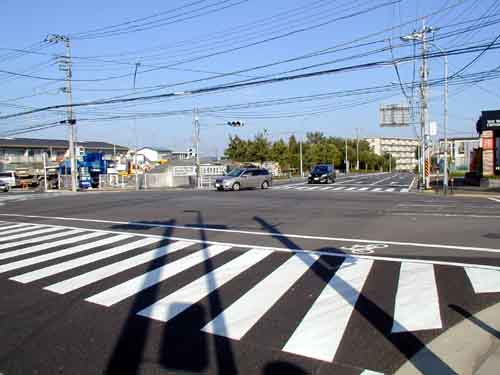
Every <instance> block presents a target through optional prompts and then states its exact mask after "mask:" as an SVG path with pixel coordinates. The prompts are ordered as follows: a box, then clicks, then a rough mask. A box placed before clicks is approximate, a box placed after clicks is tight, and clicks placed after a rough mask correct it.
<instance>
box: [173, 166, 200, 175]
mask: <svg viewBox="0 0 500 375" xmlns="http://www.w3.org/2000/svg"><path fill="white" fill-rule="evenodd" d="M186 176H196V167H195V166H194V165H192V166H191V165H186V166H177V167H174V177H186Z"/></svg>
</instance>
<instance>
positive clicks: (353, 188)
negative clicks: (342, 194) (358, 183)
mask: <svg viewBox="0 0 500 375" xmlns="http://www.w3.org/2000/svg"><path fill="white" fill-rule="evenodd" d="M356 189H357V188H355V187H350V188H347V189H345V191H353V190H356Z"/></svg>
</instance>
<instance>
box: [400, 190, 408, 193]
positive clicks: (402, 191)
mask: <svg viewBox="0 0 500 375" xmlns="http://www.w3.org/2000/svg"><path fill="white" fill-rule="evenodd" d="M409 191H410V189H401V190H400V192H401V193H408V192H409Z"/></svg>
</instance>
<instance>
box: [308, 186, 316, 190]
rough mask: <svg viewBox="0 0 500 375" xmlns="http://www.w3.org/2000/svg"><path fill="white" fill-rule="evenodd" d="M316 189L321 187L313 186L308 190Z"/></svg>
mask: <svg viewBox="0 0 500 375" xmlns="http://www.w3.org/2000/svg"><path fill="white" fill-rule="evenodd" d="M316 189H319V186H311V187H310V188H309V189H307V190H316Z"/></svg>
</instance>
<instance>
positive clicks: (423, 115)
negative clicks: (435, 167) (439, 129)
mask: <svg viewBox="0 0 500 375" xmlns="http://www.w3.org/2000/svg"><path fill="white" fill-rule="evenodd" d="M433 31H434V30H433V28H432V27H429V26H426V25H425V19H423V20H422V30H420V31H414V32H413V33H411V34H410V35H406V36H403V37H401V40H403V41H405V42H409V41H415V40H418V41H420V42H422V66H421V69H420V78H421V79H420V141H421V146H420V148H421V151H420V155H421V157H420V161H419V162H420V170H421V171H422V176H421V181H422V183H421V186H425V188H426V189H429V188H430V176H426V173H425V160H429V163H430V149H429V148H428V147H426V143H427V126H426V125H427V117H428V105H427V80H428V75H429V72H428V69H427V34H429V33H432V32H433Z"/></svg>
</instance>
